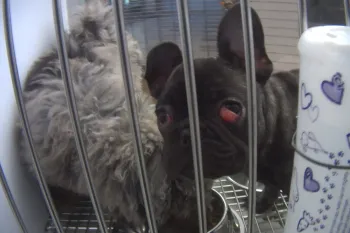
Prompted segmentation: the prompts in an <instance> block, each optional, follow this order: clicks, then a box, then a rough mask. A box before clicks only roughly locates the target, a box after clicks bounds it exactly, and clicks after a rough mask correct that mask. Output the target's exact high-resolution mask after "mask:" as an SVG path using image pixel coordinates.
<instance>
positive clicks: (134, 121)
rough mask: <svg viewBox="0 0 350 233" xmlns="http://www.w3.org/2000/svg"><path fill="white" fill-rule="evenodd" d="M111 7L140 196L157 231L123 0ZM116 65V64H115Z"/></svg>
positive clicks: (155, 231)
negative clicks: (126, 35) (126, 33)
mask: <svg viewBox="0 0 350 233" xmlns="http://www.w3.org/2000/svg"><path fill="white" fill-rule="evenodd" d="M112 5H113V9H114V16H115V26H116V35H117V42H118V48H119V54H120V62H121V69H122V72H123V80H124V88H125V94H126V102H127V105H128V113H129V117H130V119H131V131H132V134H133V142H134V146H135V153H136V156H137V161H138V163H137V164H138V168H139V169H138V170H139V179H140V185H141V190H142V196H143V199H144V208H145V212H146V217H147V221H148V228H149V229H150V232H151V233H157V232H158V231H157V223H156V220H155V217H154V211H153V205H152V200H151V192H150V189H149V182H148V176H147V170H146V163H145V159H144V154H143V150H142V147H143V146H142V140H141V133H140V126H139V118H138V111H137V106H136V99H135V95H134V93H133V90H134V83H133V78H132V73H131V68H130V60H129V51H128V46H127V41H126V38H125V34H124V33H125V23H124V14H123V7H124V6H123V1H121V0H115V1H113V4H112ZM116 65H117V64H116Z"/></svg>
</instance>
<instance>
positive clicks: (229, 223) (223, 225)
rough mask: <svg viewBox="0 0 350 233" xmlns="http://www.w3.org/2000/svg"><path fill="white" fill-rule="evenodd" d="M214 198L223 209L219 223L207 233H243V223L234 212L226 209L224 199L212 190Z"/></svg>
mask: <svg viewBox="0 0 350 233" xmlns="http://www.w3.org/2000/svg"><path fill="white" fill-rule="evenodd" d="M212 190H213V193H214V198H219V199H220V200H221V202H222V206H223V207H224V208H223V210H222V217H221V219H220V221H219V222H218V223H217V224H216V225H215V226H214V227H213V228H212V229H210V230H208V232H209V233H238V232H239V233H244V223H243V220H242V219H241V217H240V216H239V215H238V213H237V212H236V211H234V210H233V209H232V208H230V207H228V205H227V203H226V201H225V198H224V197H223V196H222V195H221V194H220V193H219V192H218V191H216V190H214V189H212Z"/></svg>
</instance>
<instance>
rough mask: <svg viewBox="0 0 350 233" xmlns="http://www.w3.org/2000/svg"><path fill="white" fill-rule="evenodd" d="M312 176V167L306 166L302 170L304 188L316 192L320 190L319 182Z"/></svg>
mask: <svg viewBox="0 0 350 233" xmlns="http://www.w3.org/2000/svg"><path fill="white" fill-rule="evenodd" d="M313 176H314V174H313V171H312V169H311V168H310V167H307V168H306V169H305V172H304V189H305V190H306V191H308V192H312V193H316V192H318V191H319V190H320V184H319V183H318V181H316V180H315V179H314V177H313Z"/></svg>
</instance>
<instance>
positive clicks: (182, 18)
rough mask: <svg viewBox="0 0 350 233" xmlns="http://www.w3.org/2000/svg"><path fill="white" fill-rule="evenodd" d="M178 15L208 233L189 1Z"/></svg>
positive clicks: (182, 1)
mask: <svg viewBox="0 0 350 233" xmlns="http://www.w3.org/2000/svg"><path fill="white" fill-rule="evenodd" d="M177 13H178V20H179V30H180V38H181V45H182V52H183V56H182V57H183V61H184V62H183V66H184V73H185V86H186V96H187V103H188V113H189V123H190V133H191V142H192V143H191V146H192V156H193V165H194V175H195V185H196V197H197V208H198V222H199V232H201V233H206V232H207V219H206V209H205V196H204V178H203V165H202V147H201V141H200V138H201V137H200V128H199V116H198V102H197V89H196V80H195V75H194V64H193V54H192V44H191V29H190V22H189V21H190V19H189V13H188V1H187V0H177Z"/></svg>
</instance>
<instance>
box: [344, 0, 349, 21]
mask: <svg viewBox="0 0 350 233" xmlns="http://www.w3.org/2000/svg"><path fill="white" fill-rule="evenodd" d="M344 12H345V24H346V25H347V26H350V1H349V0H344Z"/></svg>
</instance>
